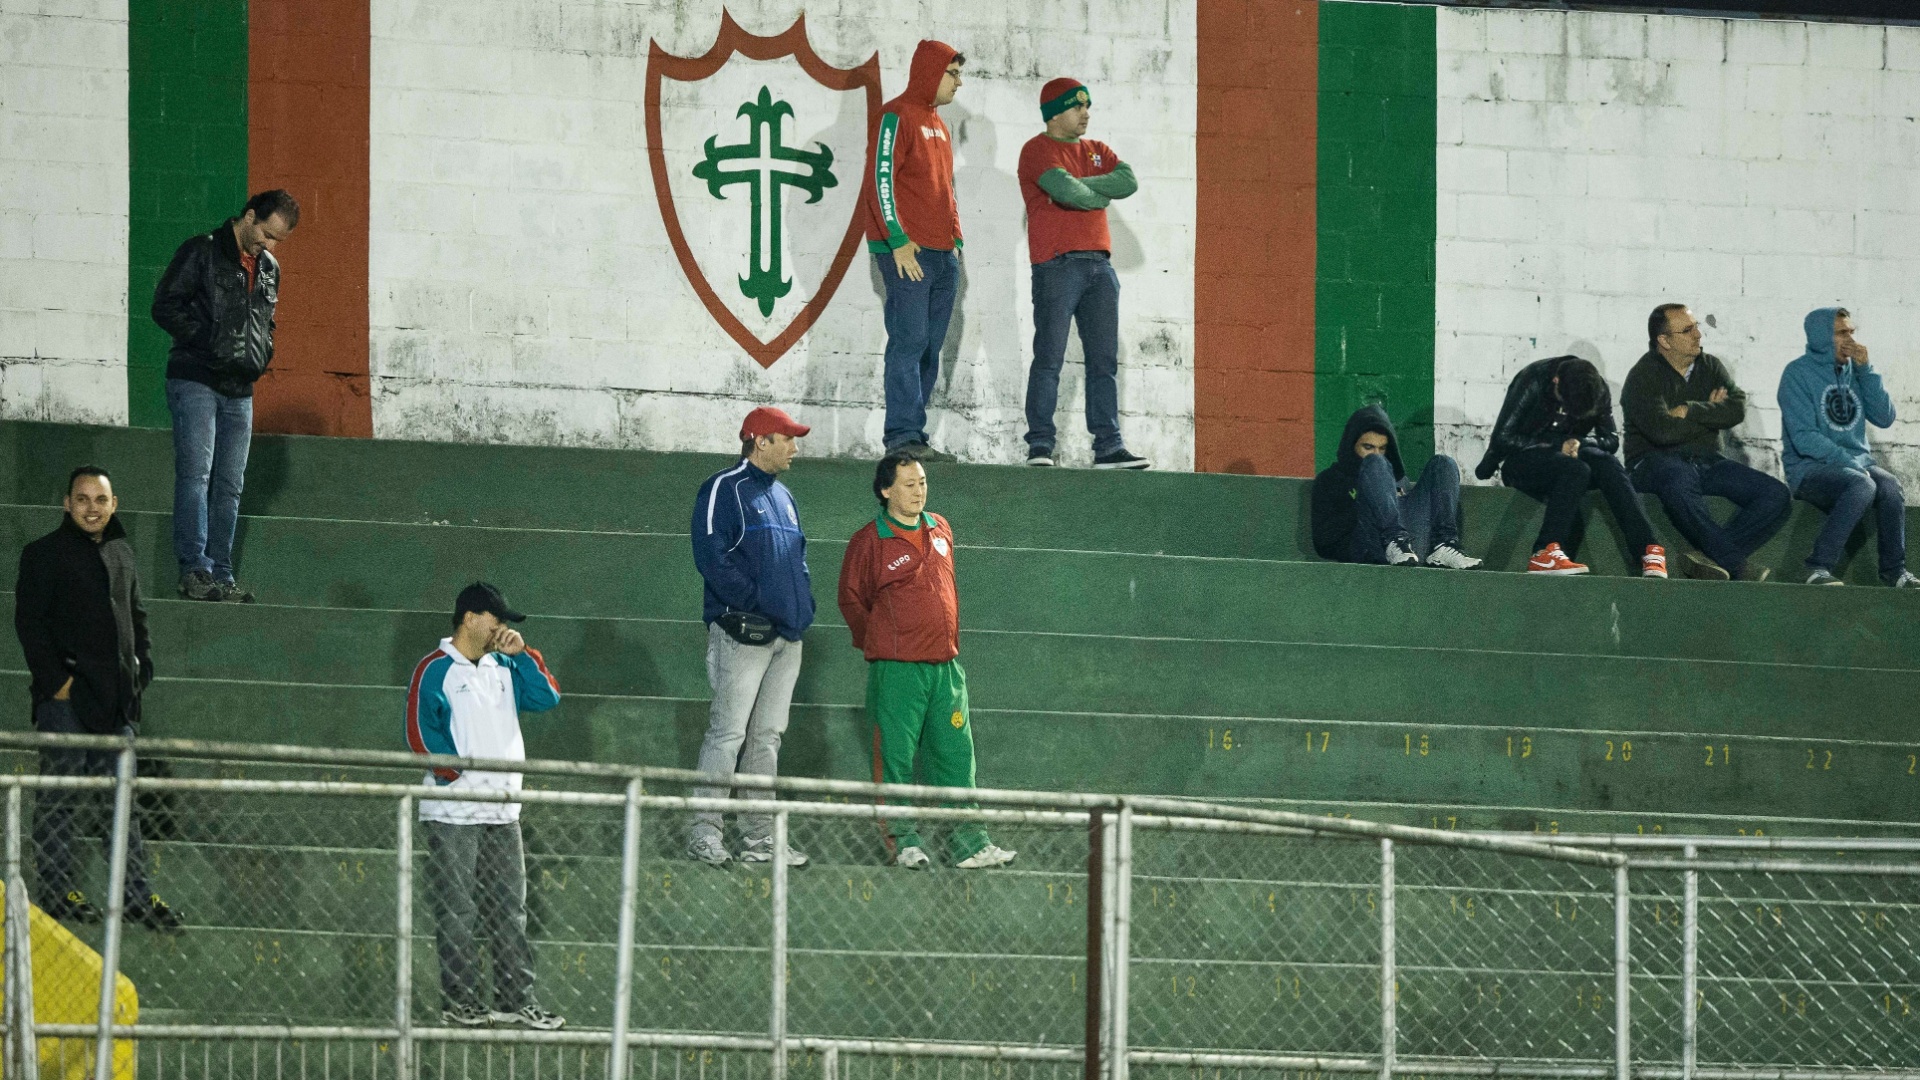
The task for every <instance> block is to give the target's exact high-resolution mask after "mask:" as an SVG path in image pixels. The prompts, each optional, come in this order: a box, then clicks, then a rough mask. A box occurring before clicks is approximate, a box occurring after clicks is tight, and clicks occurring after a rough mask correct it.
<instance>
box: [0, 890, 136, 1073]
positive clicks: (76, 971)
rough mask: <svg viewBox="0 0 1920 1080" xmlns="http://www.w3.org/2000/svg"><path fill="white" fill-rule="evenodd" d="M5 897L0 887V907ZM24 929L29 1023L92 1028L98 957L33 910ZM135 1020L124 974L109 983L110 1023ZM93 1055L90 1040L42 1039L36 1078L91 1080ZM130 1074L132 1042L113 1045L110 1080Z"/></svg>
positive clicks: (0, 915) (2, 909) (0, 921)
mask: <svg viewBox="0 0 1920 1080" xmlns="http://www.w3.org/2000/svg"><path fill="white" fill-rule="evenodd" d="M5 896H6V887H5V885H4V883H0V901H4V898H5ZM5 922H6V905H5V904H4V902H0V926H4V925H5ZM28 926H29V927H30V933H29V942H28V944H29V946H30V947H31V948H32V956H33V1017H34V1020H35V1021H37V1022H38V1023H42V1024H91V1023H93V1022H94V1021H95V1020H97V1019H98V1018H99V1015H100V1012H99V1010H100V954H99V953H97V952H95V951H93V949H92V948H91V947H90V946H88V945H87V943H86V942H84V941H81V940H80V939H79V938H77V937H74V936H73V934H72V933H70V932H69V931H68V930H67V928H66V927H64V926H61V925H60V924H59V923H58V922H56V921H55V920H54V919H53V917H52V916H50V915H48V914H47V913H46V912H44V911H41V910H40V909H39V908H37V907H36V908H31V909H30V921H29V923H28ZM139 1016H140V998H139V995H138V994H137V993H135V991H134V989H133V980H132V979H129V978H127V976H126V974H125V973H124V972H123V973H121V974H120V975H119V976H118V977H117V978H116V979H115V980H114V998H113V1022H114V1023H116V1024H131V1023H134V1022H135V1021H136V1020H137V1019H138V1018H139ZM93 1051H94V1041H93V1040H92V1039H41V1040H40V1075H41V1076H42V1077H45V1078H54V1077H58V1078H59V1080H90V1078H91V1077H92V1076H93ZM133 1071H134V1054H133V1040H131V1039H116V1040H114V1043H113V1076H114V1080H133Z"/></svg>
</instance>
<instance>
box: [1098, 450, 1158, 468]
mask: <svg viewBox="0 0 1920 1080" xmlns="http://www.w3.org/2000/svg"><path fill="white" fill-rule="evenodd" d="M1093 467H1094V468H1096V469H1151V468H1153V462H1151V461H1148V460H1147V459H1146V458H1143V457H1136V456H1134V455H1133V454H1129V453H1127V452H1126V451H1125V450H1115V451H1114V452H1113V453H1111V454H1101V455H1100V456H1099V457H1097V458H1094V459H1093Z"/></svg>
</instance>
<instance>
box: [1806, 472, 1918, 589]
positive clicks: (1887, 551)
mask: <svg viewBox="0 0 1920 1080" xmlns="http://www.w3.org/2000/svg"><path fill="white" fill-rule="evenodd" d="M1796 494H1798V495H1799V496H1800V497H1801V498H1802V499H1805V500H1806V501H1808V502H1810V503H1812V504H1813V505H1815V506H1817V507H1819V508H1820V509H1821V510H1824V511H1825V512H1826V515H1827V523H1826V525H1825V526H1823V527H1822V528H1821V530H1820V536H1819V538H1818V539H1816V540H1814V542H1813V554H1811V555H1809V556H1807V567H1808V568H1809V569H1820V570H1832V569H1833V568H1834V565H1835V564H1836V563H1838V562H1839V561H1840V556H1841V555H1842V554H1843V553H1845V551H1846V546H1847V537H1849V536H1852V535H1853V529H1854V526H1856V525H1858V524H1860V519H1861V518H1863V517H1866V516H1867V507H1869V506H1872V507H1874V508H1876V509H1877V510H1878V511H1879V515H1878V516H1879V524H1880V579H1881V580H1882V581H1885V582H1886V583H1888V584H1889V585H1891V584H1892V583H1893V582H1894V581H1895V580H1897V579H1898V578H1899V577H1900V573H1901V571H1903V570H1905V569H1906V568H1907V499H1906V496H1905V495H1904V494H1902V493H1901V491H1900V481H1899V480H1897V479H1895V478H1894V476H1893V474H1892V473H1890V472H1888V471H1887V470H1885V469H1882V468H1881V467H1880V466H1878V465H1870V466H1868V467H1867V469H1866V471H1865V472H1862V471H1861V470H1859V469H1846V468H1841V467H1840V466H1838V465H1816V466H1814V467H1813V469H1812V471H1810V472H1808V473H1807V474H1806V475H1805V476H1803V477H1801V478H1800V490H1799V491H1798V492H1796Z"/></svg>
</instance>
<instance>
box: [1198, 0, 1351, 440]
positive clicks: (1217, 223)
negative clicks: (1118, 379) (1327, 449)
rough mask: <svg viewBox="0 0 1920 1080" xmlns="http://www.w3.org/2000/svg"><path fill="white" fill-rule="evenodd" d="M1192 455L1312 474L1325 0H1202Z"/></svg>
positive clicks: (1200, 19) (1200, 15)
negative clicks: (1316, 191)
mask: <svg viewBox="0 0 1920 1080" xmlns="http://www.w3.org/2000/svg"><path fill="white" fill-rule="evenodd" d="M1199 38H1200V42H1199V50H1200V55H1199V78H1200V86H1199V118H1198V125H1199V139H1198V145H1197V148H1196V154H1197V166H1198V181H1199V184H1198V188H1199V191H1198V207H1197V211H1198V216H1197V220H1196V236H1195V247H1196V251H1195V260H1194V274H1193V306H1194V373H1193V374H1194V378H1193V383H1194V385H1193V413H1194V433H1193V434H1194V466H1195V468H1197V469H1199V470H1201V471H1202V472H1244V473H1261V474H1265V475H1269V476H1311V475H1312V474H1313V362H1314V265H1315V248H1314V212H1315V210H1314V206H1315V199H1314V188H1315V177H1316V168H1317V163H1316V157H1315V145H1316V124H1317V121H1318V105H1317V98H1318V94H1319V64H1320V56H1319V4H1318V0H1200V7H1199Z"/></svg>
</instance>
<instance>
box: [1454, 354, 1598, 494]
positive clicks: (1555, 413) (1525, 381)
mask: <svg viewBox="0 0 1920 1080" xmlns="http://www.w3.org/2000/svg"><path fill="white" fill-rule="evenodd" d="M1578 359H1579V357H1577V356H1555V357H1551V358H1549V359H1546V360H1535V361H1534V362H1533V363H1531V364H1528V365H1527V366H1526V367H1524V368H1521V369H1520V374H1518V375H1515V376H1514V377H1513V382H1512V383H1511V384H1509V385H1508V386H1507V397H1506V400H1505V401H1503V402H1501V403H1500V419H1498V420H1496V421H1494V424H1493V436H1492V437H1491V438H1490V439H1488V440H1487V453H1486V456H1485V457H1483V458H1481V459H1480V464H1479V466H1478V467H1476V468H1475V469H1474V470H1473V475H1475V476H1477V477H1479V478H1480V479H1482V480H1491V479H1493V474H1494V473H1495V472H1496V471H1498V470H1499V468H1500V464H1501V463H1502V462H1504V461H1506V460H1507V459H1508V458H1510V457H1512V456H1513V455H1515V454H1517V453H1519V452H1520V451H1522V450H1533V449H1537V448H1540V447H1546V446H1550V447H1553V448H1554V449H1556V450H1558V449H1559V448H1560V444H1561V443H1564V442H1566V441H1567V440H1568V439H1578V440H1579V441H1580V445H1581V446H1583V447H1585V448H1587V449H1591V450H1598V451H1600V452H1601V453H1603V454H1617V453H1619V452H1620V427H1619V425H1618V424H1616V423H1614V420H1613V391H1611V390H1609V389H1607V384H1606V383H1604V382H1603V383H1601V384H1600V400H1598V401H1596V402H1594V404H1593V412H1592V414H1590V415H1588V416H1568V415H1567V414H1566V411H1565V410H1564V409H1562V408H1561V407H1560V400H1559V398H1558V396H1557V395H1556V394H1555V393H1554V389H1553V380H1554V377H1555V376H1557V375H1559V374H1560V365H1561V364H1564V363H1566V362H1567V361H1569V360H1578Z"/></svg>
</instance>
